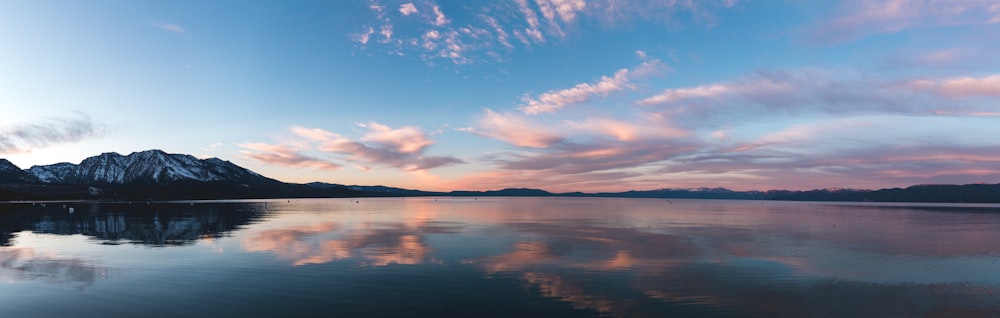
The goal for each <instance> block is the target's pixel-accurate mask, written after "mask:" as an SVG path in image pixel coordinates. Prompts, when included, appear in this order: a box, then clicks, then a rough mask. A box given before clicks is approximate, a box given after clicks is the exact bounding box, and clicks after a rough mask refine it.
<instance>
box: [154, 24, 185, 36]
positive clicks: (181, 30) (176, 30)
mask: <svg viewBox="0 0 1000 318" xmlns="http://www.w3.org/2000/svg"><path fill="white" fill-rule="evenodd" d="M153 26H154V27H157V28H159V29H160V30H164V31H170V32H173V33H177V34H184V32H185V31H184V28H183V27H181V26H180V25H179V24H176V23H153Z"/></svg>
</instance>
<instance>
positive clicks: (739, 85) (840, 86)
mask: <svg viewBox="0 0 1000 318" xmlns="http://www.w3.org/2000/svg"><path fill="white" fill-rule="evenodd" d="M998 92H1000V76H995V75H994V76H986V77H962V78H944V79H941V78H920V79H912V80H911V79H907V80H897V79H889V78H882V77H878V76H874V75H870V74H863V73H858V72H852V71H845V70H829V69H798V70H778V71H759V72H756V73H754V74H751V75H748V76H743V77H740V78H737V79H733V80H729V81H723V82H716V83H708V84H702V85H698V86H693V87H682V88H669V89H666V90H664V91H663V92H661V93H660V94H656V95H653V96H649V97H646V98H643V99H641V100H638V101H636V102H635V104H636V105H638V106H645V107H652V108H653V109H656V110H657V112H658V113H659V114H661V115H663V116H667V117H670V118H674V119H676V120H678V121H682V122H685V123H686V125H688V126H704V125H706V124H714V125H719V124H725V123H733V120H735V119H737V118H741V119H740V120H743V121H745V120H747V118H751V119H752V118H755V117H754V116H757V115H760V114H765V113H766V114H768V116H769V118H774V117H776V116H797V115H805V114H838V115H850V114H854V115H858V114H912V115H935V114H956V115H957V114H961V113H969V114H972V113H989V112H995V111H998V110H1000V109H997V108H996V107H994V106H992V105H993V104H990V103H981V102H975V101H972V100H962V99H958V98H962V97H974V96H979V97H987V98H996V97H1000V93H998Z"/></svg>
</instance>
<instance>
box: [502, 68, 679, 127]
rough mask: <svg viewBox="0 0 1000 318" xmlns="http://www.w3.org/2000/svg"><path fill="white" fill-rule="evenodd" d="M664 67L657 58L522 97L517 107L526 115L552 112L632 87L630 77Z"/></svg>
mask: <svg viewBox="0 0 1000 318" xmlns="http://www.w3.org/2000/svg"><path fill="white" fill-rule="evenodd" d="M663 68H665V65H663V64H662V63H660V61H659V60H652V61H649V62H645V63H643V64H642V65H640V66H639V67H637V68H636V69H635V70H632V71H630V70H629V69H624V68H623V69H620V70H618V71H616V72H615V74H614V75H612V76H610V77H608V76H602V77H601V79H600V80H598V81H597V82H593V83H580V84H577V85H576V86H573V87H571V88H567V89H561V90H552V91H548V92H545V93H542V94H540V95H538V97H534V98H532V97H524V98H523V102H524V103H523V104H522V105H521V106H520V107H518V109H519V110H520V111H522V112H524V113H525V114H528V115H537V114H542V113H554V112H556V111H558V110H560V109H562V108H564V107H566V106H569V105H573V104H579V103H583V102H586V101H587V100H588V99H590V98H592V97H594V96H601V97H607V96H608V95H609V94H611V93H614V92H618V91H621V90H624V89H628V88H632V84H631V80H632V77H636V76H643V75H646V74H649V73H653V72H655V71H656V70H659V69H663Z"/></svg>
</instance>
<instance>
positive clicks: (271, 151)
mask: <svg viewBox="0 0 1000 318" xmlns="http://www.w3.org/2000/svg"><path fill="white" fill-rule="evenodd" d="M239 146H240V147H243V148H246V149H249V150H243V151H240V153H241V154H242V155H243V157H245V158H247V159H252V160H256V161H259V162H262V163H266V164H271V165H279V166H286V167H293V168H314V169H322V170H337V169H340V168H341V167H342V166H341V165H339V164H337V163H334V162H331V161H328V160H322V159H318V158H314V157H311V156H307V155H304V154H302V150H301V149H297V148H295V147H291V146H284V145H271V144H265V143H243V144H239Z"/></svg>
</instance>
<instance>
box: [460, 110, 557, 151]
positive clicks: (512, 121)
mask: <svg viewBox="0 0 1000 318" xmlns="http://www.w3.org/2000/svg"><path fill="white" fill-rule="evenodd" d="M467 130H468V131H470V132H472V133H474V134H478V135H481V136H487V137H491V138H495V139H499V140H503V141H505V142H508V143H511V144H513V145H515V146H518V147H529V148H545V147H548V146H551V145H553V144H555V143H557V142H560V141H562V140H563V137H561V136H559V135H557V134H555V133H554V132H552V131H550V130H549V129H546V128H544V127H541V126H540V125H535V124H532V123H530V122H529V121H528V120H527V119H525V118H523V117H522V116H520V115H518V114H513V113H497V112H494V111H492V110H490V109H486V115H485V116H483V117H482V118H480V119H479V128H478V129H467Z"/></svg>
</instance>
